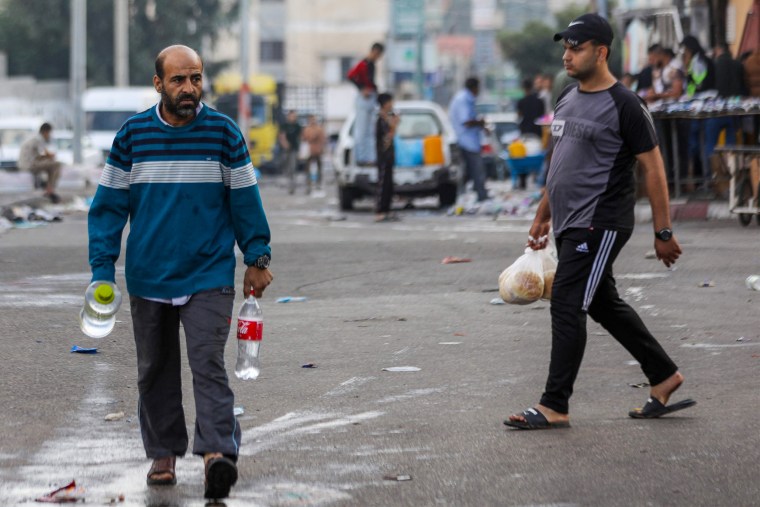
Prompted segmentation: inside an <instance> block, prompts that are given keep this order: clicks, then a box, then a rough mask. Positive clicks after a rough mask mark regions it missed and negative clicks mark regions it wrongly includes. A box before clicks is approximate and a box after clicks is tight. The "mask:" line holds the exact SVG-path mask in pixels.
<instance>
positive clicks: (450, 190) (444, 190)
mask: <svg viewBox="0 0 760 507" xmlns="http://www.w3.org/2000/svg"><path fill="white" fill-rule="evenodd" d="M438 202H439V204H440V206H441V208H446V207H448V206H451V205H453V204H454V203H455V202H457V187H456V185H452V184H451V183H447V184H444V185H441V186H440V188H439V189H438Z"/></svg>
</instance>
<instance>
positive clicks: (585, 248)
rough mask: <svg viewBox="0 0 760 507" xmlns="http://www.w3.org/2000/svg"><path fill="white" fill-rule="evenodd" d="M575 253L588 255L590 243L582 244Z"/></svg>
mask: <svg viewBox="0 0 760 507" xmlns="http://www.w3.org/2000/svg"><path fill="white" fill-rule="evenodd" d="M575 251H576V252H581V253H588V243H585V242H584V243H581V244H580V245H578V246H577V247H575Z"/></svg>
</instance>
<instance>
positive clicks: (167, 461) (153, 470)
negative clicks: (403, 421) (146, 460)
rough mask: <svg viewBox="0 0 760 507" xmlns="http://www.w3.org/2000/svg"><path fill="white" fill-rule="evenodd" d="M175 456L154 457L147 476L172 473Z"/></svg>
mask: <svg viewBox="0 0 760 507" xmlns="http://www.w3.org/2000/svg"><path fill="white" fill-rule="evenodd" d="M176 461H177V458H176V456H164V457H162V458H156V459H154V460H153V464H152V465H151V466H150V471H149V472H148V477H150V476H151V475H155V474H172V475H174V466H175V464H176Z"/></svg>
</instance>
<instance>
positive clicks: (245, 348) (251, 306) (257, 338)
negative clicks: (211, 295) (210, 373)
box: [235, 293, 264, 380]
mask: <svg viewBox="0 0 760 507" xmlns="http://www.w3.org/2000/svg"><path fill="white" fill-rule="evenodd" d="M263 331H264V321H263V318H262V312H261V307H260V306H259V302H258V301H257V300H256V298H255V297H254V296H253V293H251V294H250V295H249V296H248V299H246V300H245V301H244V302H243V306H241V307H240V313H238V322H237V340H238V357H237V364H236V365H235V375H236V376H237V378H239V379H243V380H251V379H255V378H256V377H258V376H259V373H260V372H261V364H260V363H259V348H260V347H261V337H262V335H263Z"/></svg>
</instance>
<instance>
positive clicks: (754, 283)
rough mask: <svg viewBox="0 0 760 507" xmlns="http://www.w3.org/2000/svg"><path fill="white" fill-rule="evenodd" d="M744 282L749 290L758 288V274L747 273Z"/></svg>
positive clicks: (759, 277) (759, 276)
mask: <svg viewBox="0 0 760 507" xmlns="http://www.w3.org/2000/svg"><path fill="white" fill-rule="evenodd" d="M744 284H745V285H746V286H747V288H748V289H750V290H760V275H749V276H748V277H747V280H745V281H744Z"/></svg>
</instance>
